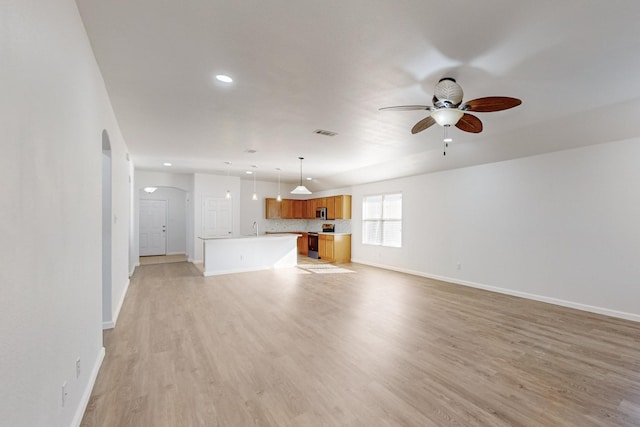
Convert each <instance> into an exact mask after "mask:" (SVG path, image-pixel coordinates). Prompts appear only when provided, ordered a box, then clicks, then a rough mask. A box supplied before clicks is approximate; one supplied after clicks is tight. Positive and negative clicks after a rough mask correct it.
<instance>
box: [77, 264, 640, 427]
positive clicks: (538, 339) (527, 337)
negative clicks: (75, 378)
mask: <svg viewBox="0 0 640 427" xmlns="http://www.w3.org/2000/svg"><path fill="white" fill-rule="evenodd" d="M345 267H346V268H348V269H349V270H353V271H355V273H350V274H301V273H300V271H298V270H297V269H283V270H273V271H260V272H253V273H243V274H232V275H224V276H213V277H206V278H205V277H203V276H202V275H201V273H200V272H199V271H198V269H197V268H195V267H194V266H193V265H192V264H189V263H173V264H157V265H146V266H141V267H139V268H138V269H136V273H135V274H134V276H133V278H132V282H131V285H130V287H129V291H128V296H127V299H126V301H125V303H124V305H123V307H122V311H121V314H120V318H119V321H118V325H117V327H116V328H115V329H113V330H109V331H105V335H104V337H105V340H104V341H105V347H106V351H107V354H106V357H105V360H104V362H103V365H102V368H101V371H100V374H99V376H98V379H97V382H96V385H95V387H94V390H93V393H92V396H91V400H90V402H89V405H88V407H87V411H86V413H85V416H84V419H83V421H82V426H85V427H97V426H110V427H111V426H153V427H164V426H167V427H169V426H171V427H175V426H186V427H189V426H231V427H237V426H279V427H280V426H292V427H293V426H295V427H300V426H353V427H359V426H367V427H372V426H374V427H377V426H404V427H406V426H420V427H422V426H492V427H496V426H498V427H499V426H534V425H536V426H537V425H540V426H551V425H553V426H556V425H558V426H560V425H561V426H580V427H589V426H640V324H638V323H634V322H629V321H625V320H621V319H614V318H610V317H606V316H600V315H597V314H592V313H585V312H580V311H577V310H572V309H568V308H564V307H558V306H554V305H550V304H545V303H541V302H536V301H530V300H524V299H520V298H516V297H512V296H507V295H502V294H496V293H492V292H488V291H483V290H479V289H473V288H468V287H463V286H458V285H453V284H447V283H443V282H438V281H435V280H431V279H426V278H421V277H416V276H411V275H407V274H402V273H397V272H391V271H387V270H381V269H377V268H373V267H368V266H363V265H358V264H348V265H346V266H345Z"/></svg>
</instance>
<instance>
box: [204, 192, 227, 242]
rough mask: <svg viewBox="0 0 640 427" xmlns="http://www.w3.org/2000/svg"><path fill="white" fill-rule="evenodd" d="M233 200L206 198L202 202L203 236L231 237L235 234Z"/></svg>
mask: <svg viewBox="0 0 640 427" xmlns="http://www.w3.org/2000/svg"><path fill="white" fill-rule="evenodd" d="M231 202H232V200H230V199H226V198H222V197H204V198H203V200H202V236H203V237H230V236H231V234H232V233H233V228H232V226H233V223H232V216H231V213H232V205H231Z"/></svg>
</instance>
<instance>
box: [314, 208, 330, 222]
mask: <svg viewBox="0 0 640 427" xmlns="http://www.w3.org/2000/svg"><path fill="white" fill-rule="evenodd" d="M316 219H327V208H316Z"/></svg>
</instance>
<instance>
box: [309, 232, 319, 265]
mask: <svg viewBox="0 0 640 427" xmlns="http://www.w3.org/2000/svg"><path fill="white" fill-rule="evenodd" d="M309 258H315V259H318V258H320V256H319V255H318V233H309Z"/></svg>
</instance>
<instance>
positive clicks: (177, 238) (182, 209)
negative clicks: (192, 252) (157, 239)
mask: <svg viewBox="0 0 640 427" xmlns="http://www.w3.org/2000/svg"><path fill="white" fill-rule="evenodd" d="M157 188H158V189H157V190H156V191H154V192H153V193H147V192H145V191H144V190H140V191H139V196H140V200H164V201H166V202H167V224H166V225H167V228H166V229H167V231H166V234H167V236H166V238H167V255H177V254H186V253H187V233H186V231H187V217H186V213H187V192H186V191H184V190H178V189H177V188H172V187H157Z"/></svg>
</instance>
